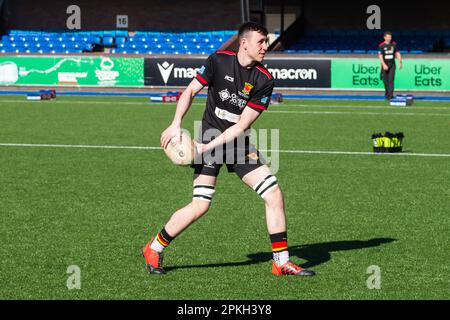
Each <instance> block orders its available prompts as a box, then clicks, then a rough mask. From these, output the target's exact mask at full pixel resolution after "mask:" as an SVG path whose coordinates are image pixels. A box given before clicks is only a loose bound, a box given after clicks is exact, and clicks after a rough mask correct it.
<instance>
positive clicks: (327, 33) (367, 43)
mask: <svg viewBox="0 0 450 320" xmlns="http://www.w3.org/2000/svg"><path fill="white" fill-rule="evenodd" d="M392 33H393V37H394V41H396V42H397V43H398V45H399V48H400V52H402V53H412V54H420V53H426V52H432V51H440V49H441V46H440V44H441V43H442V41H443V42H444V43H445V44H446V45H450V33H449V32H447V31H411V30H409V31H403V30H398V31H395V30H393V31H392ZM382 39H383V34H382V33H381V32H380V31H372V30H318V31H306V32H305V33H304V35H303V36H302V37H301V38H300V40H298V41H297V42H296V43H294V44H292V45H291V46H289V47H288V48H286V50H285V52H287V53H344V54H350V53H354V54H373V53H376V52H377V44H378V43H380V42H381V41H382Z"/></svg>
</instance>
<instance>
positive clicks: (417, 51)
mask: <svg viewBox="0 0 450 320" xmlns="http://www.w3.org/2000/svg"><path fill="white" fill-rule="evenodd" d="M284 52H285V53H331V54H334V53H343V54H377V53H378V50H358V49H357V50H333V49H331V50H284ZM400 53H402V54H405V53H410V54H422V53H424V52H423V51H422V50H400Z"/></svg>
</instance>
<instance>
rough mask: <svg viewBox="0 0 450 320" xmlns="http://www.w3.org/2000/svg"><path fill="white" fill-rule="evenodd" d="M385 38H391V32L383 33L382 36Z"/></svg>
mask: <svg viewBox="0 0 450 320" xmlns="http://www.w3.org/2000/svg"><path fill="white" fill-rule="evenodd" d="M386 36H391V37H392V32H390V31H385V32H384V34H383V37H386Z"/></svg>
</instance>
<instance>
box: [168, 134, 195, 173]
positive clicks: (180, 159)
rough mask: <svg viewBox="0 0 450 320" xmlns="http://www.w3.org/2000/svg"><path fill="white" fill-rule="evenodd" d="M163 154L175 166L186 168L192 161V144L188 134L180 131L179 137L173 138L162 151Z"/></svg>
mask: <svg viewBox="0 0 450 320" xmlns="http://www.w3.org/2000/svg"><path fill="white" fill-rule="evenodd" d="M164 152H165V153H166V155H167V157H168V158H169V159H170V160H171V161H172V162H173V163H174V164H176V165H177V166H188V165H190V164H191V163H192V161H193V160H194V156H195V147H194V142H193V141H192V139H191V136H190V135H189V134H188V133H186V132H185V131H181V136H180V137H173V138H172V139H171V140H170V142H169V144H168V145H167V147H166V148H165V149H164Z"/></svg>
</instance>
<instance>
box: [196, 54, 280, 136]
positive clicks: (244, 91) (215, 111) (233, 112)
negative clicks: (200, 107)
mask: <svg viewBox="0 0 450 320" xmlns="http://www.w3.org/2000/svg"><path fill="white" fill-rule="evenodd" d="M196 79H197V80H198V81H199V82H200V83H201V84H202V85H204V86H208V99H207V102H206V109H205V112H204V114H203V122H206V123H207V124H208V125H209V126H211V127H213V128H216V129H218V130H220V131H221V132H223V131H225V130H226V129H227V128H229V127H231V126H232V125H234V124H235V123H237V122H238V121H239V119H240V115H241V113H242V111H243V110H244V108H246V107H249V108H252V109H254V110H256V111H258V112H262V111H263V110H266V109H267V108H268V106H269V103H270V97H271V95H272V90H273V86H274V81H273V77H272V75H271V74H270V73H269V71H267V69H266V68H265V67H264V66H263V65H261V64H260V63H256V64H254V65H253V67H251V68H249V69H247V68H245V67H242V66H241V65H240V64H239V62H238V59H237V54H236V53H235V52H232V51H217V52H215V53H213V54H211V55H210V56H209V57H208V59H207V60H206V62H205V64H204V65H203V66H202V67H201V68H200V70H199V71H198V73H197V76H196Z"/></svg>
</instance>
